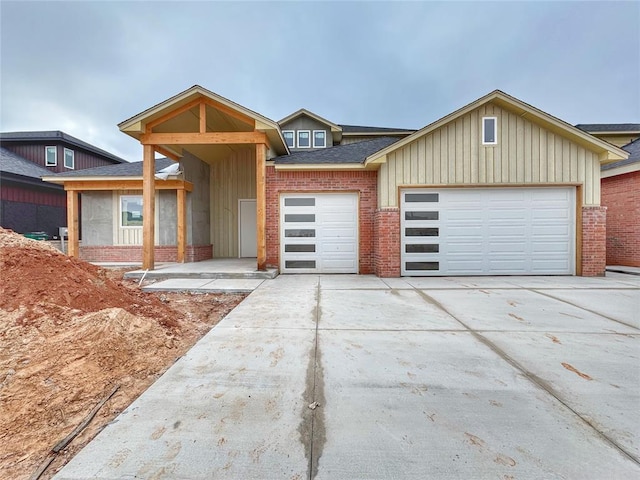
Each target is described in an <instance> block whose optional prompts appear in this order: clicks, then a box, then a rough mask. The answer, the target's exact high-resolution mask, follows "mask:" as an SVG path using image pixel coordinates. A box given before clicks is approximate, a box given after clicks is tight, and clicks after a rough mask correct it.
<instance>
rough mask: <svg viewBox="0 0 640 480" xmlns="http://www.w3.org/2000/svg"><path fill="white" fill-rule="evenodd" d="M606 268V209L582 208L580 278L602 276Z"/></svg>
mask: <svg viewBox="0 0 640 480" xmlns="http://www.w3.org/2000/svg"><path fill="white" fill-rule="evenodd" d="M606 266H607V207H596V206H588V207H582V276H583V277H598V276H603V275H604V273H605V267H606Z"/></svg>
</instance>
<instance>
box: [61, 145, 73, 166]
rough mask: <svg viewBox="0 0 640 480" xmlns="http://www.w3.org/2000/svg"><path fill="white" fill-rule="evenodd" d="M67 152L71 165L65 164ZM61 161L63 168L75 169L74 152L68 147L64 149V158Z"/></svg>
mask: <svg viewBox="0 0 640 480" xmlns="http://www.w3.org/2000/svg"><path fill="white" fill-rule="evenodd" d="M67 153H71V166H70V167H69V166H68V165H67ZM62 163H63V164H64V168H68V169H69V170H75V168H76V153H75V152H74V151H73V150H71V149H70V148H65V149H64V158H63V161H62Z"/></svg>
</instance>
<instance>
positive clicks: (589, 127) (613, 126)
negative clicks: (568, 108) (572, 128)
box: [576, 123, 640, 133]
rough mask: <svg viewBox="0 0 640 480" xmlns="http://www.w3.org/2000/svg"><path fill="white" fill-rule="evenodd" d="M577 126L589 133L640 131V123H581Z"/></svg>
mask: <svg viewBox="0 0 640 480" xmlns="http://www.w3.org/2000/svg"><path fill="white" fill-rule="evenodd" d="M576 128H579V129H580V130H582V131H585V132H588V133H607V132H640V123H579V124H578V125H576Z"/></svg>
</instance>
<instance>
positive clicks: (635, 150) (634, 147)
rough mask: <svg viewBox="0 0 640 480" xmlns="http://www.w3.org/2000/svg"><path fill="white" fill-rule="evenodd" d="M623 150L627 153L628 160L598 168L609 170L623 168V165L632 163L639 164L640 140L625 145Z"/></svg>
mask: <svg viewBox="0 0 640 480" xmlns="http://www.w3.org/2000/svg"><path fill="white" fill-rule="evenodd" d="M622 149H623V150H625V151H627V152H629V158H627V159H626V160H620V161H619V162H613V163H608V164H606V165H603V166H602V167H600V170H602V171H605V170H611V169H612V168H617V167H624V166H625V165H631V164H633V163H640V138H639V139H637V140H634V141H633V142H631V143H627V144H626V145H625V146H624V147H622Z"/></svg>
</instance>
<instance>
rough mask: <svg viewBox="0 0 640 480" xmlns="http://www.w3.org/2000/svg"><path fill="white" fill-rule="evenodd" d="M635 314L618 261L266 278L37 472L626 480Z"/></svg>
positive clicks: (635, 393)
mask: <svg viewBox="0 0 640 480" xmlns="http://www.w3.org/2000/svg"><path fill="white" fill-rule="evenodd" d="M639 312H640V278H638V277H637V276H632V275H623V274H610V275H608V276H607V277H606V278H579V277H544V278H542V277H488V278H478V277H476V278H420V279H379V278H376V277H371V276H349V275H347V276H311V275H309V276H279V277H277V278H275V279H273V280H265V281H264V282H263V283H262V284H261V285H260V286H259V287H258V288H257V289H256V290H255V291H254V292H253V293H252V294H251V295H249V296H248V297H247V299H246V300H244V301H243V302H242V303H241V304H240V305H239V306H238V307H237V308H236V309H235V310H233V311H232V312H231V313H230V314H229V315H228V316H227V318H225V319H224V320H223V321H222V322H221V323H220V324H219V325H218V326H216V327H215V328H214V329H213V330H212V331H211V332H209V334H207V335H206V336H205V337H204V338H203V339H202V340H201V341H200V342H199V343H198V344H197V345H196V346H195V347H194V348H193V349H191V350H190V351H189V352H188V354H187V355H186V356H185V357H183V358H182V359H181V360H179V361H178V362H177V363H176V364H175V365H174V366H173V367H172V368H171V369H169V371H168V372H167V373H166V374H165V375H163V376H162V377H161V378H160V379H159V380H158V381H157V382H156V383H155V384H154V385H153V386H152V387H151V388H149V390H147V391H146V392H145V393H144V394H143V395H142V396H141V397H140V398H138V399H137V400H136V401H135V402H134V403H133V404H132V405H131V406H130V407H129V408H128V409H127V410H126V411H124V412H123V413H122V414H121V415H120V416H119V417H118V418H117V419H116V420H115V421H114V422H113V423H112V424H111V425H109V426H108V427H107V428H106V429H105V430H103V432H102V433H101V434H100V435H98V437H97V438H96V439H95V440H94V441H93V442H91V443H90V444H89V445H88V446H87V447H86V448H85V449H84V450H82V451H81V452H80V453H79V454H78V455H77V456H76V457H75V458H74V459H73V460H72V461H71V462H70V463H69V464H68V465H67V466H66V467H65V468H64V469H63V470H61V471H60V473H59V474H58V475H57V476H56V477H55V478H56V479H58V480H63V479H87V478H104V479H115V478H118V479H121V478H145V479H152V478H153V479H160V478H167V479H211V478H233V479H247V478H255V479H283V478H286V479H309V478H317V479H358V478H362V479H364V478H366V479H389V478H402V479H425V478H430V479H460V478H473V479H494V478H499V479H511V478H513V479H522V478H525V479H529V478H567V479H573V478H580V479H602V478H639V477H640V411H639V409H638V405H639V404H640V313H639ZM310 407H311V408H310Z"/></svg>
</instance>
